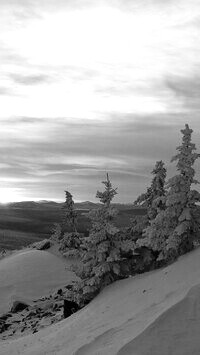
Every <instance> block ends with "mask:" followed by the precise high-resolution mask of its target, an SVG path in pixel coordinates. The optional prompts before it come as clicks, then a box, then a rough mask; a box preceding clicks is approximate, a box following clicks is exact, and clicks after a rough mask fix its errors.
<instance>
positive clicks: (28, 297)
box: [0, 250, 73, 314]
mask: <svg viewBox="0 0 200 355" xmlns="http://www.w3.org/2000/svg"><path fill="white" fill-rule="evenodd" d="M72 278H73V277H72V273H71V272H70V271H67V270H66V263H65V262H64V261H62V260H61V258H58V257H57V256H55V255H52V254H50V253H49V252H45V251H39V250H24V251H21V252H17V253H16V254H13V255H11V256H9V257H6V258H4V259H2V260H0V314H2V313H5V312H7V311H8V310H9V309H10V307H11V305H12V302H13V301H15V300H23V301H26V302H31V301H32V300H34V299H37V298H39V297H41V296H43V295H47V294H49V293H50V292H51V291H53V290H55V289H56V288H59V287H60V286H63V285H66V284H67V283H68V282H69V280H70V282H71V280H72Z"/></svg>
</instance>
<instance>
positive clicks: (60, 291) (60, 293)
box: [57, 288, 63, 296]
mask: <svg viewBox="0 0 200 355" xmlns="http://www.w3.org/2000/svg"><path fill="white" fill-rule="evenodd" d="M57 294H58V295H60V296H61V295H62V294H63V290H62V289H61V288H59V290H58V291H57Z"/></svg>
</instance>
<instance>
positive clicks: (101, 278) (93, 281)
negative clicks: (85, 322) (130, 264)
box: [74, 174, 122, 304]
mask: <svg viewBox="0 0 200 355" xmlns="http://www.w3.org/2000/svg"><path fill="white" fill-rule="evenodd" d="M102 183H103V184H104V185H105V190H104V191H103V192H100V191H97V194H96V197H97V198H99V199H100V201H101V202H102V206H101V207H100V208H98V209H94V210H92V211H91V212H90V213H89V217H90V219H91V223H92V227H91V230H90V233H89V236H88V237H86V238H85V240H84V249H85V251H84V252H83V255H82V265H81V266H80V267H79V268H78V269H77V270H76V273H77V275H78V276H79V277H80V279H81V280H80V282H78V284H77V285H76V286H75V289H74V292H75V300H76V301H77V302H78V303H79V304H84V303H87V302H89V301H90V300H92V299H93V298H94V297H95V295H97V293H98V292H99V291H100V290H101V289H102V288H103V287H105V286H106V285H108V284H110V283H112V282H113V281H115V280H117V279H119V278H120V260H121V257H120V251H121V246H122V240H121V237H120V232H119V229H118V228H116V227H115V226H114V224H113V219H114V217H115V216H116V214H117V211H116V209H114V208H113V207H112V206H111V201H112V199H113V198H114V196H115V195H116V194H117V192H116V189H114V188H113V187H112V184H111V181H110V179H109V176H108V174H107V179H106V181H103V182H102Z"/></svg>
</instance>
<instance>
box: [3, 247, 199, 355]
mask: <svg viewBox="0 0 200 355" xmlns="http://www.w3.org/2000/svg"><path fill="white" fill-rule="evenodd" d="M199 326H200V249H197V250H195V251H194V252H191V253H190V254H187V255H185V256H183V257H181V258H180V259H179V260H178V261H177V262H176V263H174V264H172V265H170V266H168V267H166V268H163V269H160V270H156V271H153V272H149V273H146V274H143V275H138V276H136V277H133V278H129V279H126V280H123V281H119V282H115V283H114V284H112V285H110V286H109V287H107V288H106V289H105V290H104V291H103V292H102V293H101V294H100V295H99V296H98V297H96V298H95V299H94V300H93V301H92V302H91V303H90V304H89V305H88V306H86V307H85V308H83V309H82V310H80V311H79V312H77V313H75V314H73V315H72V316H71V317H69V318H68V319H66V320H63V321H61V322H59V323H57V324H55V325H53V326H50V327H48V328H46V329H44V330H41V331H40V332H38V333H35V334H33V335H28V336H25V337H23V338H19V339H15V340H6V341H2V342H1V344H0V349H1V350H0V354H1V355H16V354H20V355H45V354H46V355H53V354H54V355H57V354H58V355H97V354H98V355H152V354H153V355H158V354H159V355H160V354H162V355H171V354H173V355H180V354H181V355H188V354H190V355H197V354H199V353H200V338H199Z"/></svg>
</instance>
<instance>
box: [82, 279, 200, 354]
mask: <svg viewBox="0 0 200 355" xmlns="http://www.w3.org/2000/svg"><path fill="white" fill-rule="evenodd" d="M199 329H200V284H199V285H197V286H194V287H192V288H191V290H190V291H189V292H188V294H187V295H186V296H185V297H184V298H183V299H182V300H181V301H180V302H178V303H176V304H175V305H174V306H172V307H171V308H170V309H168V310H167V311H166V312H164V313H163V314H162V315H161V316H160V317H159V318H158V319H156V320H155V321H154V322H153V323H152V324H151V325H150V326H149V327H148V328H147V329H145V331H144V332H142V333H141V334H140V335H139V336H138V337H136V338H135V339H133V340H131V341H130V342H129V343H128V344H126V345H124V346H123V347H122V348H121V349H120V350H119V351H118V352H117V354H116V355H152V354H153V355H160V354H162V355H171V354H173V355H199V354H200V337H199ZM80 355H83V353H80Z"/></svg>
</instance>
